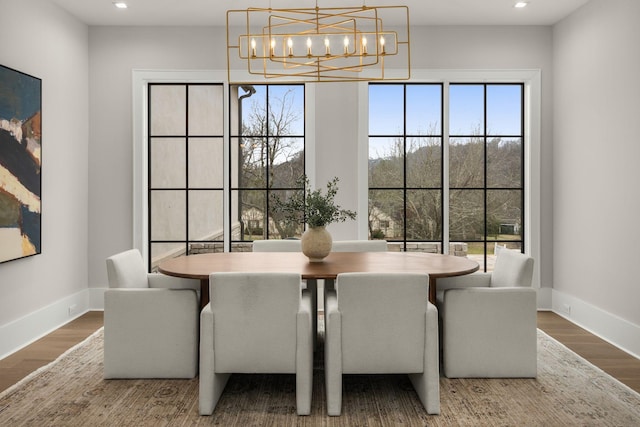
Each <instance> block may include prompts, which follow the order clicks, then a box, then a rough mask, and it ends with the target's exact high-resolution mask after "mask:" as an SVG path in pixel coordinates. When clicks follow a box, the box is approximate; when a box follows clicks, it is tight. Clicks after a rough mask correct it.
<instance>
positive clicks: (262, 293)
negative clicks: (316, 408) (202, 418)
mask: <svg viewBox="0 0 640 427" xmlns="http://www.w3.org/2000/svg"><path fill="white" fill-rule="evenodd" d="M209 286H210V294H211V302H210V303H209V304H207V306H206V307H205V308H204V309H203V310H202V313H201V315H200V396H199V405H200V414H201V415H211V414H212V413H213V411H214V409H215V407H216V405H217V403H218V400H219V399H220V396H221V394H222V392H223V390H224V388H225V386H226V384H227V381H228V379H229V377H230V375H231V374H232V373H246V374H252V373H274V374H295V375H296V407H297V412H298V414H299V415H308V414H309V413H310V411H311V389H312V379H313V344H312V329H311V328H312V326H311V325H312V322H311V317H312V313H311V299H310V296H309V294H308V292H307V291H306V290H301V288H300V274H295V273H213V274H211V276H210V283H209Z"/></svg>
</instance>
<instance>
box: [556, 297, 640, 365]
mask: <svg viewBox="0 0 640 427" xmlns="http://www.w3.org/2000/svg"><path fill="white" fill-rule="evenodd" d="M552 293H553V294H552V301H553V305H552V311H554V312H555V313H557V314H558V315H560V316H562V317H564V318H565V319H567V320H569V321H571V322H572V323H575V324H576V325H578V326H580V327H581V328H583V329H586V330H587V331H589V332H591V333H592V334H594V335H597V336H598V337H600V338H602V339H603V340H605V341H607V342H609V343H610V344H613V345H615V346H616V347H618V348H620V349H621V350H624V351H625V352H627V353H629V354H631V355H632V356H634V357H636V358H638V359H640V326H638V325H635V324H633V323H631V322H629V321H627V320H625V319H622V318H620V317H618V316H616V315H614V314H611V313H609V312H607V311H604V310H602V309H601V308H598V307H596V306H594V305H591V304H589V303H587V302H585V301H582V300H580V299H578V298H575V297H573V296H571V295H567V294H565V293H562V292H559V291H556V290H555V289H554V290H553V291H552Z"/></svg>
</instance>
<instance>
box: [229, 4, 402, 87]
mask: <svg viewBox="0 0 640 427" xmlns="http://www.w3.org/2000/svg"><path fill="white" fill-rule="evenodd" d="M383 21H385V22H384V23H386V24H387V26H385V25H383ZM410 68H411V55H410V42H409V9H408V7H406V6H365V5H363V6H360V7H332V8H319V7H318V6H317V3H316V7H315V8H301V9H272V8H248V9H246V10H229V11H227V70H228V78H229V82H230V83H251V82H255V81H256V76H260V77H261V78H264V79H279V80H283V81H287V82H339V81H374V80H390V79H392V80H406V79H409V78H410V76H411V71H410ZM385 69H386V70H385Z"/></svg>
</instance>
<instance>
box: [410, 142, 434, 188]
mask: <svg viewBox="0 0 640 427" xmlns="http://www.w3.org/2000/svg"><path fill="white" fill-rule="evenodd" d="M406 163H407V187H410V188H411V187H413V188H434V187H440V186H441V185H442V139H440V138H407V158H406Z"/></svg>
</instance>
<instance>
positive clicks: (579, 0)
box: [50, 0, 588, 26]
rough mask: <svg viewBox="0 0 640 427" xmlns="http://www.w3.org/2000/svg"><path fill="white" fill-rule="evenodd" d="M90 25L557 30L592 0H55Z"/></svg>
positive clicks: (53, 0) (54, 0)
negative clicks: (267, 21) (309, 13)
mask: <svg viewBox="0 0 640 427" xmlns="http://www.w3.org/2000/svg"><path fill="white" fill-rule="evenodd" d="M50 1H52V2H54V3H57V4H58V5H60V6H61V7H62V8H64V9H66V10H67V11H69V12H70V13H71V14H72V15H74V16H75V17H77V18H78V19H80V20H81V21H83V22H85V23H86V24H88V25H180V26H181V25H206V26H208V25H219V26H224V25H226V11H227V9H246V8H248V7H260V8H268V7H272V8H293V7H298V8H313V7H315V6H316V3H317V5H318V6H319V7H321V8H323V7H339V6H350V7H352V6H362V5H363V4H366V5H367V6H381V5H403V6H408V8H409V11H410V22H411V25H412V26H413V25H552V24H555V23H556V22H558V21H560V20H562V19H563V18H565V17H566V16H568V15H569V14H571V13H572V12H573V11H574V10H576V9H578V8H579V7H581V6H582V5H584V4H585V3H587V1H588V0H528V3H529V5H528V6H527V7H525V8H523V9H516V8H514V7H513V5H514V4H515V3H516V0H395V1H394V0H386V1H385V0H366V1H364V0H352V1H351V0H349V1H345V0H172V1H170V0H124V1H126V2H127V3H128V5H129V7H128V8H127V9H122V10H121V9H117V8H116V7H115V6H114V5H113V3H114V1H115V0H50Z"/></svg>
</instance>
